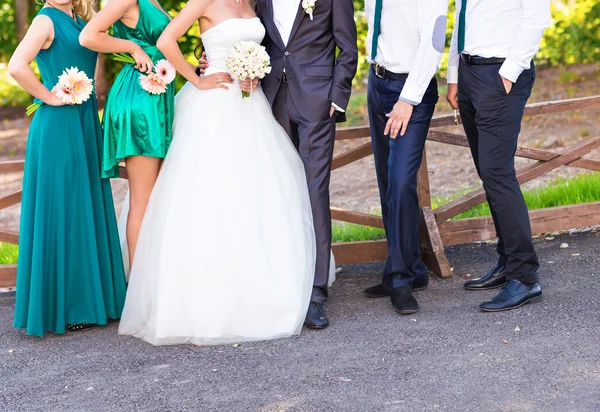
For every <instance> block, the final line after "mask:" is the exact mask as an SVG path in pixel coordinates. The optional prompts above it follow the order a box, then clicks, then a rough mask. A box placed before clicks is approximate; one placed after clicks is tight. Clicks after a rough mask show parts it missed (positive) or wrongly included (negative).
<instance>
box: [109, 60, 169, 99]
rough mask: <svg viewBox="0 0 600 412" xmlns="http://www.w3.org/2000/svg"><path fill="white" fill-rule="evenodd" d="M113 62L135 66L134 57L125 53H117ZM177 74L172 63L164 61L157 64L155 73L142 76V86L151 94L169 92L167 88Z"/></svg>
mask: <svg viewBox="0 0 600 412" xmlns="http://www.w3.org/2000/svg"><path fill="white" fill-rule="evenodd" d="M113 60H115V61H118V62H122V63H128V64H135V60H134V59H133V57H131V56H129V55H128V54H124V53H115V54H114V55H113ZM176 74H177V72H176V71H175V68H174V67H173V65H172V64H171V63H169V62H168V61H167V60H165V59H162V60H159V61H158V62H156V64H155V65H154V71H153V72H152V73H150V74H148V75H145V74H142V75H141V76H140V85H141V86H142V89H144V90H145V91H147V92H148V93H150V94H162V93H165V92H166V91H167V86H168V85H169V84H171V83H172V82H173V80H175V75H176Z"/></svg>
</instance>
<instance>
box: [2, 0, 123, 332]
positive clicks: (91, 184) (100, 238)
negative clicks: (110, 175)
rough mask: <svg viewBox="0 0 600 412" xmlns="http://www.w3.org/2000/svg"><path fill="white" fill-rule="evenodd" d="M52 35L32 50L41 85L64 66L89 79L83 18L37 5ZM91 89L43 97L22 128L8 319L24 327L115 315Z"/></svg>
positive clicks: (117, 266) (115, 277)
mask: <svg viewBox="0 0 600 412" xmlns="http://www.w3.org/2000/svg"><path fill="white" fill-rule="evenodd" d="M39 14H43V15H46V16H48V17H49V18H50V19H51V20H52V23H53V24H54V40H53V42H52V45H51V46H50V47H49V48H48V49H47V50H42V51H40V52H39V54H38V55H37V57H36V61H37V64H38V67H39V69H40V73H41V75H42V81H43V83H44V85H45V86H46V87H47V88H48V89H52V87H53V86H54V85H55V84H56V82H57V80H58V76H59V75H60V74H61V73H62V72H63V70H65V69H66V68H70V67H77V68H78V69H79V70H82V71H84V72H85V73H86V74H87V76H88V77H89V78H91V79H93V78H94V72H95V68H96V59H97V54H96V53H95V52H92V51H90V50H88V49H86V48H84V47H81V46H80V44H79V34H80V32H81V30H82V29H83V27H84V25H85V22H84V21H83V20H81V19H80V18H77V21H75V20H74V19H73V18H72V17H71V16H69V15H68V14H66V13H64V12H62V11H60V10H58V9H54V8H50V7H45V8H43V9H42V10H41V11H40V12H39ZM101 157H102V131H101V128H100V121H99V119H98V106H97V102H96V97H95V95H94V96H92V97H91V98H90V99H89V100H88V101H86V102H84V103H83V104H81V105H73V106H61V107H52V106H48V105H42V107H40V108H39V109H38V110H37V112H36V113H35V115H34V118H33V121H32V123H31V127H30V129H29V139H28V142H27V151H26V155H25V173H24V178H23V201H22V209H21V235H20V241H19V266H18V270H17V291H16V307H15V319H14V326H15V327H16V328H25V329H26V331H27V333H28V334H30V335H37V336H42V335H43V334H44V332H54V333H64V332H65V330H66V326H67V325H68V324H79V323H83V322H87V323H90V324H99V325H104V324H106V323H107V321H108V319H118V318H119V317H120V316H121V311H122V309H123V304H124V301H125V291H126V283H125V276H124V273H123V261H122V257H121V249H120V244H119V238H118V233H117V224H116V217H115V210H114V205H113V198H112V193H111V188H110V183H109V181H108V180H106V179H101V176H100V175H101Z"/></svg>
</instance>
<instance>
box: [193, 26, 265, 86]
mask: <svg viewBox="0 0 600 412" xmlns="http://www.w3.org/2000/svg"><path fill="white" fill-rule="evenodd" d="M264 37H265V28H264V26H263V25H262V23H261V22H260V19H259V18H258V17H253V18H230V19H227V20H224V21H222V22H221V23H219V24H217V25H216V26H213V27H211V28H210V29H208V30H206V31H205V32H204V33H202V35H201V38H202V43H203V45H204V50H205V51H206V57H207V59H208V61H209V62H210V66H209V68H208V69H207V70H206V74H207V75H208V74H211V73H217V72H226V71H227V65H226V63H225V61H226V58H227V56H229V55H230V54H231V51H232V49H233V46H234V45H235V44H236V43H238V42H240V41H254V42H256V43H259V44H260V43H261V42H262V41H263V38H264Z"/></svg>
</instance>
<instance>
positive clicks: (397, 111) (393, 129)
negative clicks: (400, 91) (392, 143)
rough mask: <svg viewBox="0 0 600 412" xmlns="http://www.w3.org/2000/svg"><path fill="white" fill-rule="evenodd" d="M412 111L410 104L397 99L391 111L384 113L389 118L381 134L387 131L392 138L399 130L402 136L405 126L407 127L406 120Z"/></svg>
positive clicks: (407, 120)
mask: <svg viewBox="0 0 600 412" xmlns="http://www.w3.org/2000/svg"><path fill="white" fill-rule="evenodd" d="M412 112H413V105H412V104H410V103H406V102H404V101H402V100H398V102H397V103H396V104H395V105H394V109H393V110H392V112H391V113H388V114H386V116H387V117H388V118H389V119H388V121H387V124H386V125H385V131H384V132H383V134H385V135H387V134H388V133H389V134H390V137H391V138H392V139H395V138H396V137H398V132H400V136H404V133H406V128H407V127H408V122H409V121H410V118H411V116H412Z"/></svg>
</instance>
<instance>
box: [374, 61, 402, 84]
mask: <svg viewBox="0 0 600 412" xmlns="http://www.w3.org/2000/svg"><path fill="white" fill-rule="evenodd" d="M371 67H372V68H373V73H375V76H377V77H379V78H380V79H386V80H404V79H406V77H407V76H408V74H406V73H392V72H390V71H388V70H387V69H386V68H385V67H383V66H382V65H380V64H377V63H372V64H371Z"/></svg>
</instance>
